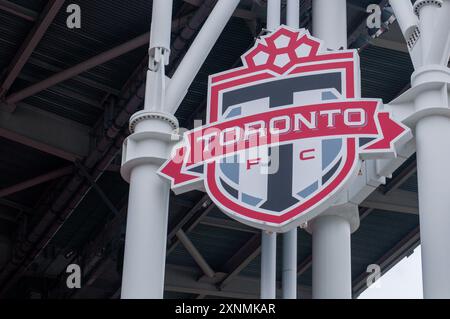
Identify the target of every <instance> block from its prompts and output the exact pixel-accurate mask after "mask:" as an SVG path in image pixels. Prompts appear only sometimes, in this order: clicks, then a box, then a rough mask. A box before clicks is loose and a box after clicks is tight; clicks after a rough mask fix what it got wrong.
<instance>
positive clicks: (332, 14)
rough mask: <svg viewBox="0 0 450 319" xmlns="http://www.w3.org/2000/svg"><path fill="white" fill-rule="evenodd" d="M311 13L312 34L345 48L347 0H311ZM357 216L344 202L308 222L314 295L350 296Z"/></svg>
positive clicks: (332, 45) (346, 297) (328, 296)
mask: <svg viewBox="0 0 450 319" xmlns="http://www.w3.org/2000/svg"><path fill="white" fill-rule="evenodd" d="M312 14H313V21H312V22H313V34H314V36H316V37H317V38H319V39H321V40H323V41H324V43H325V45H326V46H327V48H329V49H333V50H337V49H346V48H347V17H346V0H333V1H329V0H314V1H313V12H312ZM358 217H359V215H358V207H357V206H356V205H345V204H344V205H341V206H332V207H331V208H329V209H328V210H327V211H326V212H325V213H323V214H322V215H320V216H319V217H317V218H316V219H314V220H313V221H312V222H311V227H310V231H311V232H312V236H313V238H312V242H313V252H312V255H313V261H312V264H313V298H315V299H350V298H351V297H352V286H351V283H352V280H351V279H352V278H351V254H350V244H351V243H350V234H351V232H352V231H353V230H354V229H355V228H356V227H357V225H358V224H359V219H358ZM352 221H358V222H353V224H352Z"/></svg>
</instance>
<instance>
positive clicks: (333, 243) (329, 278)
mask: <svg viewBox="0 0 450 319" xmlns="http://www.w3.org/2000/svg"><path fill="white" fill-rule="evenodd" d="M350 234H351V226H350V222H349V220H347V219H346V218H344V217H341V216H338V215H323V216H319V217H317V218H316V219H314V221H313V224H312V235H313V238H312V264H313V289H312V291H313V298H314V299H351V297H352V276H351V255H350Z"/></svg>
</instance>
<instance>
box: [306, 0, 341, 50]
mask: <svg viewBox="0 0 450 319" xmlns="http://www.w3.org/2000/svg"><path fill="white" fill-rule="evenodd" d="M312 5H313V7H312V28H313V34H314V36H315V37H317V38H319V39H321V40H323V41H324V42H325V45H326V46H327V48H329V49H333V50H338V49H340V48H344V49H346V48H347V10H346V5H347V3H346V0H333V1H330V0H314V1H313V2H312Z"/></svg>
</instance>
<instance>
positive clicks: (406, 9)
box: [389, 0, 419, 41]
mask: <svg viewBox="0 0 450 319" xmlns="http://www.w3.org/2000/svg"><path fill="white" fill-rule="evenodd" d="M389 4H390V5H391V7H392V9H393V10H394V13H395V17H396V18H397V21H398V24H399V26H400V30H402V33H403V36H404V38H405V40H406V41H408V40H409V38H410V37H411V35H412V34H413V32H414V30H415V29H416V27H417V25H418V24H419V20H418V19H417V17H416V15H415V14H414V13H413V5H412V3H411V0H390V1H389Z"/></svg>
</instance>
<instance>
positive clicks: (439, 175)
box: [416, 115, 450, 298]
mask: <svg viewBox="0 0 450 319" xmlns="http://www.w3.org/2000/svg"><path fill="white" fill-rule="evenodd" d="M449 137H450V118H448V117H444V116H438V115H437V116H429V117H425V118H423V119H421V120H419V122H418V123H417V126H416V145H417V171H418V172H417V173H418V186H419V211H420V239H421V249H422V278H423V295H424V298H450V249H449V247H448V243H450V231H449V229H450V186H449V181H450V170H449V169H448V165H449V162H450V139H449Z"/></svg>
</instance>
